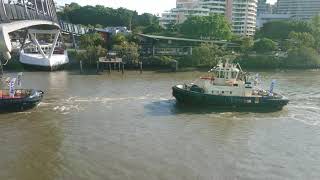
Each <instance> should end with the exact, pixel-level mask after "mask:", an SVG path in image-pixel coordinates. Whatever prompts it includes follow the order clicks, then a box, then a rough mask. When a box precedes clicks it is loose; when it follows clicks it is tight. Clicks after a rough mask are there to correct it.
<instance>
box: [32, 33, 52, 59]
mask: <svg viewBox="0 0 320 180" xmlns="http://www.w3.org/2000/svg"><path fill="white" fill-rule="evenodd" d="M29 35H30V36H31V39H32V41H33V42H34V43H35V44H36V45H37V47H38V50H39V51H40V53H41V55H42V56H43V58H45V59H47V58H48V57H47V56H46V54H45V53H44V52H43V50H42V49H41V46H40V44H39V42H38V40H37V39H36V37H35V35H34V34H32V33H29Z"/></svg>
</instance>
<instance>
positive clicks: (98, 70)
mask: <svg viewBox="0 0 320 180" xmlns="http://www.w3.org/2000/svg"><path fill="white" fill-rule="evenodd" d="M99 72H100V67H99V61H97V73H99Z"/></svg>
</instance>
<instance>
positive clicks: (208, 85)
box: [201, 62, 267, 97]
mask: <svg viewBox="0 0 320 180" xmlns="http://www.w3.org/2000/svg"><path fill="white" fill-rule="evenodd" d="M209 73H210V76H209V77H202V78H201V79H202V80H203V85H202V88H203V89H204V91H205V93H207V94H212V95H219V96H239V97H253V96H261V93H263V92H259V91H261V90H259V89H257V87H256V80H254V81H249V77H248V76H247V75H246V74H245V72H243V71H242V69H241V66H240V65H239V64H232V63H228V62H227V63H218V65H217V66H216V67H214V68H213V69H211V70H210V71H209ZM264 93H267V92H264Z"/></svg>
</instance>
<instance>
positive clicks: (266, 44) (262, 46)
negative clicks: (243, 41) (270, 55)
mask: <svg viewBox="0 0 320 180" xmlns="http://www.w3.org/2000/svg"><path fill="white" fill-rule="evenodd" d="M276 48H277V44H276V43H275V42H274V41H272V40H271V39H268V38H262V39H260V40H258V41H257V42H255V43H254V46H253V49H254V50H255V51H257V52H259V53H266V52H270V51H274V50H276Z"/></svg>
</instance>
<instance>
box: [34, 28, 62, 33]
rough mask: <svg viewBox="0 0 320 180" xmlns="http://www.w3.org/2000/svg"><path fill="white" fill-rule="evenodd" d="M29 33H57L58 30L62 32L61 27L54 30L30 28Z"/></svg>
mask: <svg viewBox="0 0 320 180" xmlns="http://www.w3.org/2000/svg"><path fill="white" fill-rule="evenodd" d="M28 31H29V33H34V34H57V32H60V30H59V29H53V30H39V29H28Z"/></svg>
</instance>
